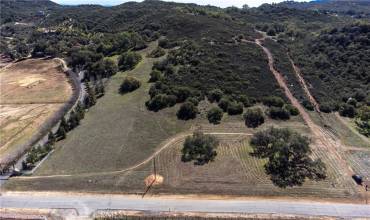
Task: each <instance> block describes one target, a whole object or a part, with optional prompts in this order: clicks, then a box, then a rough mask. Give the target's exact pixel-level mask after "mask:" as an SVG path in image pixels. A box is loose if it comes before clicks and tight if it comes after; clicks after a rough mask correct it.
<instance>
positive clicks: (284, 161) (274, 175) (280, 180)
mask: <svg viewBox="0 0 370 220" xmlns="http://www.w3.org/2000/svg"><path fill="white" fill-rule="evenodd" d="M250 144H251V146H252V149H253V152H252V153H251V154H252V155H253V156H255V157H258V158H266V159H268V162H267V163H266V164H265V171H266V174H268V175H270V178H271V181H272V182H273V183H274V184H275V185H277V186H279V187H282V188H285V187H293V186H300V185H302V184H303V183H304V182H305V180H306V179H307V178H308V179H312V180H316V181H318V180H323V179H325V178H326V166H325V164H324V163H323V162H322V161H321V160H320V159H315V160H314V159H312V158H311V157H310V156H311V155H310V154H311V149H310V147H309V139H308V138H307V137H304V136H302V135H300V134H298V133H296V132H293V131H291V130H289V129H278V128H269V129H267V130H264V131H260V132H257V133H256V134H255V135H254V136H253V137H252V139H251V141H250Z"/></svg>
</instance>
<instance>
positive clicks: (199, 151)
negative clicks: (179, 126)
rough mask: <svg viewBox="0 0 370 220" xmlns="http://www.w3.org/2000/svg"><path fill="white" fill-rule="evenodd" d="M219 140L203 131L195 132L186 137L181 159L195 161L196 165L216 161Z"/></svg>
mask: <svg viewBox="0 0 370 220" xmlns="http://www.w3.org/2000/svg"><path fill="white" fill-rule="evenodd" d="M218 145H219V141H218V140H217V138H216V137H214V136H212V135H205V134H203V133H201V132H194V133H193V136H191V137H187V138H186V139H185V143H184V147H183V148H182V150H181V152H182V156H181V160H182V161H183V162H190V161H194V164H195V165H204V164H206V163H209V162H210V161H214V159H215V157H216V156H217V152H216V150H215V149H216V148H217V147H218Z"/></svg>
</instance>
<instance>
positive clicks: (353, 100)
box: [347, 98, 357, 107]
mask: <svg viewBox="0 0 370 220" xmlns="http://www.w3.org/2000/svg"><path fill="white" fill-rule="evenodd" d="M347 104H349V105H352V106H353V107H356V106H357V100H356V99H354V98H349V99H348V101H347Z"/></svg>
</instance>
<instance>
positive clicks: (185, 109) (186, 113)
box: [176, 102, 198, 120]
mask: <svg viewBox="0 0 370 220" xmlns="http://www.w3.org/2000/svg"><path fill="white" fill-rule="evenodd" d="M197 113H198V109H197V107H196V106H195V105H194V104H193V103H191V102H185V103H184V104H182V105H181V107H180V109H179V111H177V114H176V115H177V118H178V119H181V120H189V119H194V118H196V117H197Z"/></svg>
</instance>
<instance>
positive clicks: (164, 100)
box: [145, 94, 176, 112]
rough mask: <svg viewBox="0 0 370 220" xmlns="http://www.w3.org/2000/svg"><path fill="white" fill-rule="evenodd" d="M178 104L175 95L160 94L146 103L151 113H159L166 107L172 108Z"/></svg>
mask: <svg viewBox="0 0 370 220" xmlns="http://www.w3.org/2000/svg"><path fill="white" fill-rule="evenodd" d="M175 104H176V96H173V95H165V94H158V95H155V96H154V97H153V98H152V99H150V100H149V101H147V102H146V103H145V105H146V107H147V108H148V110H150V111H155V112H157V111H159V110H161V109H164V108H166V107H171V106H174V105H175Z"/></svg>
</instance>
